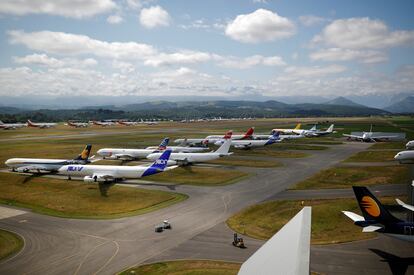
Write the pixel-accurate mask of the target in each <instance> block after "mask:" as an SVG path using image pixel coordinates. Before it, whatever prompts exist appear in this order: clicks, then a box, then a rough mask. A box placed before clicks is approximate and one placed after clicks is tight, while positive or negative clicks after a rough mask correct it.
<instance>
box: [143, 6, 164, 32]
mask: <svg viewBox="0 0 414 275" xmlns="http://www.w3.org/2000/svg"><path fill="white" fill-rule="evenodd" d="M170 21H171V18H170V15H169V14H168V12H167V11H166V10H164V9H163V8H162V7H160V6H153V7H149V8H144V9H142V10H141V12H140V15H139V22H140V23H141V25H142V26H144V27H145V28H147V29H153V28H156V27H165V26H168V25H169V24H170Z"/></svg>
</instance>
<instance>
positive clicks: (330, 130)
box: [326, 124, 335, 133]
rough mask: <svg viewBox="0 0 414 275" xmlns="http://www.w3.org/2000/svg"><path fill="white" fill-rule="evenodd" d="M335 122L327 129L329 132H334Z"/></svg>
mask: <svg viewBox="0 0 414 275" xmlns="http://www.w3.org/2000/svg"><path fill="white" fill-rule="evenodd" d="M334 126H335V125H334V124H331V126H329V128H328V130H326V132H328V133H332V132H333V129H334Z"/></svg>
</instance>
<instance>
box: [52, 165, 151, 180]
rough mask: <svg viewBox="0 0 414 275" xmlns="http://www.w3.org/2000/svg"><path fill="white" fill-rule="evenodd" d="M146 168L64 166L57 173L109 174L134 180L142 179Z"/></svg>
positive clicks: (76, 174) (68, 174)
mask: <svg viewBox="0 0 414 275" xmlns="http://www.w3.org/2000/svg"><path fill="white" fill-rule="evenodd" d="M146 169H148V167H144V166H114V165H65V166H62V167H61V168H60V169H59V170H58V172H59V174H61V175H65V176H71V177H72V176H73V177H86V176H90V177H92V176H93V175H107V174H110V175H111V176H112V177H113V178H125V179H135V178H140V177H142V174H143V173H144V172H145V170H146Z"/></svg>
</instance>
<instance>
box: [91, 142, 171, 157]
mask: <svg viewBox="0 0 414 275" xmlns="http://www.w3.org/2000/svg"><path fill="white" fill-rule="evenodd" d="M163 143H164V140H163V141H162V142H161V144H160V145H159V146H158V147H157V148H156V149H148V148H147V149H123V148H102V149H99V150H98V152H96V153H97V154H98V155H100V156H101V157H103V158H104V159H119V160H137V159H144V158H146V157H147V156H148V155H149V154H151V153H154V152H158V149H159V148H160V147H161V148H162V147H163Z"/></svg>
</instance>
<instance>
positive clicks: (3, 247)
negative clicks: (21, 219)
mask: <svg viewBox="0 0 414 275" xmlns="http://www.w3.org/2000/svg"><path fill="white" fill-rule="evenodd" d="M23 245H24V241H23V239H22V238H21V237H20V236H19V235H17V234H14V233H12V232H10V231H6V230H3V229H0V260H2V259H4V258H7V257H9V256H11V255H13V254H16V253H17V252H19V251H20V250H21V249H22V248H23Z"/></svg>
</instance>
